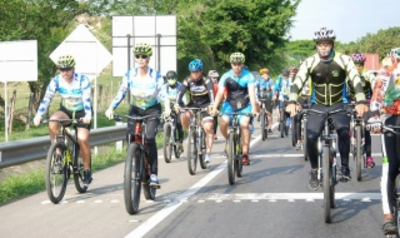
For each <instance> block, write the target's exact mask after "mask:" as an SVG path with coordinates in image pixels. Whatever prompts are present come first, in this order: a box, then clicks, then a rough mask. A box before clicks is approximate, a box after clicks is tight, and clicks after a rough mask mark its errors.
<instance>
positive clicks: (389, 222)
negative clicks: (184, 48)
mask: <svg viewBox="0 0 400 238" xmlns="http://www.w3.org/2000/svg"><path fill="white" fill-rule="evenodd" d="M335 39H336V35H335V32H334V31H333V30H332V29H327V28H325V27H322V28H321V29H320V30H318V31H317V32H315V35H314V41H315V44H316V51H317V53H316V54H315V55H313V56H311V57H309V58H307V59H305V60H304V61H303V62H302V64H301V65H300V67H299V68H297V67H291V68H290V69H285V70H283V72H282V74H281V75H280V76H279V77H278V79H277V80H276V82H274V81H273V80H272V79H271V78H270V76H269V74H270V71H269V69H267V68H262V69H260V71H259V73H260V78H259V79H255V78H254V76H253V74H252V73H251V72H250V71H249V70H248V69H247V67H246V66H245V65H244V63H245V60H246V59H245V55H244V54H243V53H240V52H235V53H232V54H231V55H230V57H229V59H230V64H231V69H230V70H229V71H228V72H226V73H224V74H223V75H222V76H221V78H220V80H218V78H219V76H220V75H219V73H218V72H217V71H216V70H210V71H209V72H208V74H207V75H204V73H203V62H202V61H201V60H200V59H195V60H192V61H191V62H190V63H189V65H188V70H189V73H190V74H189V76H187V77H186V78H185V79H184V80H183V81H182V83H180V82H178V74H177V73H176V72H175V71H168V72H167V73H166V75H165V79H166V83H165V82H164V79H163V77H162V75H161V74H160V73H159V72H158V71H157V70H155V69H153V68H151V67H149V62H150V59H151V56H152V47H151V45H149V44H147V43H138V44H136V45H135V46H134V48H133V53H134V56H135V64H136V66H137V67H135V68H134V69H132V70H129V71H128V72H127V73H126V74H125V75H124V77H123V78H122V82H121V84H120V87H119V90H118V92H117V95H116V96H115V98H114V100H113V101H112V103H111V104H110V105H109V107H108V109H107V110H106V112H105V115H106V116H107V117H108V118H109V119H110V120H111V119H114V110H115V109H116V108H117V107H118V105H119V104H120V102H121V101H122V100H123V99H124V97H125V96H126V93H127V91H128V90H129V92H130V94H129V95H130V97H131V98H130V99H129V102H130V109H129V115H131V116H146V115H154V118H152V119H150V120H148V121H147V130H146V139H147V143H148V146H149V155H148V162H149V164H150V168H151V176H150V186H151V187H153V188H160V183H159V179H158V176H157V175H158V159H157V158H158V154H157V147H156V142H155V136H156V134H157V128H158V126H159V124H160V117H159V115H163V116H164V118H168V117H170V116H172V114H174V117H175V118H176V124H177V129H178V132H179V143H180V145H179V150H180V151H181V152H183V151H184V148H183V145H182V140H183V129H184V130H186V131H187V130H188V127H189V123H190V119H191V117H193V116H194V115H193V114H192V112H191V111H190V110H186V109H185V108H186V107H196V108H203V109H206V110H205V112H204V113H203V114H202V120H201V125H202V127H203V129H204V131H205V133H206V155H205V162H206V163H210V162H211V151H212V146H213V141H214V140H215V139H217V135H216V133H217V125H218V124H219V126H220V132H221V134H222V136H223V137H224V138H225V140H226V141H227V140H228V126H229V125H230V123H231V122H232V116H230V115H227V113H232V112H241V113H247V114H249V115H250V114H252V115H258V110H259V107H260V106H263V107H264V108H265V109H266V111H267V116H268V121H269V122H270V123H269V124H268V128H267V129H268V133H270V134H272V128H271V126H272V124H273V123H272V111H273V108H274V107H275V106H276V107H277V109H278V110H277V113H278V114H277V116H278V120H279V118H281V117H283V115H280V114H279V112H280V110H279V109H285V112H284V113H287V116H288V117H289V118H290V117H291V116H292V117H293V119H294V125H293V126H294V127H295V134H296V135H295V136H296V138H295V141H296V149H300V147H301V146H300V145H301V141H300V137H299V135H300V122H301V117H300V116H299V115H297V112H298V111H299V109H300V108H301V107H310V108H313V109H317V110H323V111H326V110H335V109H339V108H344V107H346V106H348V105H349V104H350V103H351V102H354V103H355V111H356V112H357V114H358V116H360V117H364V119H365V120H366V121H367V120H368V119H369V117H370V116H371V115H376V114H377V115H379V111H383V113H385V114H387V115H389V117H388V119H386V120H385V121H384V123H385V124H386V125H394V126H400V120H398V118H399V114H400V97H398V96H396V95H399V94H398V93H397V92H398V91H399V90H400V83H399V82H400V68H397V69H396V67H397V66H398V65H400V64H399V62H400V52H399V51H397V52H394V53H393V54H392V55H391V56H390V57H389V58H388V59H386V60H385V61H384V62H385V63H384V64H383V67H382V69H381V70H380V71H379V72H378V74H377V76H376V77H375V75H374V74H372V73H369V72H368V71H367V70H365V69H364V63H365V61H366V57H365V55H364V54H362V53H354V54H352V55H351V56H347V55H344V54H341V53H338V52H336V51H335V49H334V46H335ZM57 66H58V69H59V70H60V74H58V75H57V76H55V77H54V79H52V80H51V82H50V84H49V85H48V87H47V91H46V93H45V95H44V97H43V100H42V101H41V103H40V106H39V109H38V112H37V114H36V116H35V118H34V124H35V125H39V124H40V122H41V118H42V116H43V115H44V113H45V111H46V110H47V108H48V106H49V104H50V103H51V100H52V99H53V97H54V95H55V93H56V92H59V93H60V95H61V98H62V102H61V105H60V109H59V110H57V111H56V112H55V113H53V114H52V115H51V117H50V119H68V118H75V117H76V118H77V119H80V122H79V123H78V124H77V130H78V131H77V133H78V143H79V145H80V148H81V154H82V158H83V163H84V169H85V172H84V183H85V184H86V186H88V185H89V184H90V183H91V181H92V176H91V171H90V146H89V131H90V127H91V117H92V106H91V99H90V81H89V79H88V78H87V77H86V76H84V75H81V74H78V73H76V72H75V68H74V66H75V60H74V58H73V57H72V56H71V55H63V56H61V57H60V58H59V60H58V63H57ZM389 91H390V93H391V96H392V97H387V96H386V95H387V92H389ZM187 92H188V94H187V95H188V98H186V93H187ZM396 93H397V94H396ZM393 95H395V96H393ZM387 98H389V99H390V100H387ZM370 103H371V110H370V108H369V104H370ZM161 104H164V109H163V107H162V105H161ZM374 110H375V111H374ZM371 111H374V112H373V113H370V112H371ZM224 113H225V114H224ZM219 115H220V116H219ZM375 118H376V116H375ZM332 120H333V122H334V124H335V129H336V133H337V135H338V138H339V140H338V144H339V153H340V157H341V167H340V172H341V180H340V181H344V182H346V181H348V180H350V179H351V175H350V169H349V152H350V151H349V150H350V137H349V132H350V117H349V116H348V115H345V114H337V115H333V116H332ZM251 123H252V118H251V117H250V116H244V115H243V116H240V117H239V124H240V128H241V131H242V139H241V142H242V151H243V155H242V162H243V164H244V165H249V164H250V158H249V143H250V136H249V135H250V129H251V127H250V125H251ZM323 124H324V121H323V118H322V116H320V115H316V114H315V115H313V116H312V117H309V118H308V121H307V125H306V130H307V137H306V138H304V139H305V140H307V143H306V144H307V147H306V148H304V149H305V150H307V153H308V157H309V160H310V164H311V171H310V179H309V186H310V188H311V189H318V188H319V186H320V184H319V182H318V178H317V176H318V175H317V167H318V150H317V142H318V138H319V136H320V134H321V131H322V128H323V127H322V125H323ZM133 125H134V123H133V122H132V121H128V123H127V138H130V136H129V135H130V133H132V131H134V130H133V129H134V128H132V127H133ZM278 129H281V130H282V129H283V128H278ZM58 130H59V127H58V124H57V123H53V122H51V123H49V131H50V138H51V142H52V143H53V142H54V140H55V138H54V137H55V135H57V134H58ZM375 132H379V130H376V131H375ZM365 139H366V140H365V143H366V154H367V159H366V164H365V166H366V167H367V168H373V167H374V166H375V163H374V160H373V158H372V157H371V136H370V133H369V131H365ZM383 142H384V143H383V145H382V150H383V151H384V157H383V166H382V168H383V170H382V181H381V187H382V195H383V199H382V201H383V210H384V225H383V230H384V232H385V234H394V233H396V232H397V228H396V225H395V222H394V219H393V215H392V214H393V212H394V211H393V199H392V198H393V196H394V194H393V191H394V189H393V188H394V186H395V178H396V176H397V175H398V171H399V159H400V158H399V154H400V151H398V149H397V146H396V145H398V143H399V142H400V136H398V135H395V136H393V135H387V134H385V135H384V141H383ZM227 149H228V143H226V145H225V152H226V151H227Z"/></svg>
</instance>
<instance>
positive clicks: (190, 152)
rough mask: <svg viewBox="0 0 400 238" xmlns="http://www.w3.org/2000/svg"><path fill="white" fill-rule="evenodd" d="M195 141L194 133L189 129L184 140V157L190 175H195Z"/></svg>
mask: <svg viewBox="0 0 400 238" xmlns="http://www.w3.org/2000/svg"><path fill="white" fill-rule="evenodd" d="M196 147H197V141H196V131H193V130H190V129H189V136H188V138H187V140H186V148H187V152H186V156H187V161H188V169H189V173H190V174H191V175H194V174H195V173H196V166H197V149H196Z"/></svg>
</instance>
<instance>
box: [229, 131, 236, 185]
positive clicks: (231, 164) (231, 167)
mask: <svg viewBox="0 0 400 238" xmlns="http://www.w3.org/2000/svg"><path fill="white" fill-rule="evenodd" d="M234 136H235V134H234V133H233V132H230V133H229V136H228V140H229V142H228V143H229V144H228V169H227V171H228V181H229V184H230V185H233V184H235V158H236V155H235V143H234V139H235V137H234Z"/></svg>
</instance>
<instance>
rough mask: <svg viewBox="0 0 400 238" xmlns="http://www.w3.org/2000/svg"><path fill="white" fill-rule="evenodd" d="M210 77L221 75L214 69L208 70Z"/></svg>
mask: <svg viewBox="0 0 400 238" xmlns="http://www.w3.org/2000/svg"><path fill="white" fill-rule="evenodd" d="M208 77H210V78H218V77H219V74H218V71H217V70H214V69H213V70H210V71H208Z"/></svg>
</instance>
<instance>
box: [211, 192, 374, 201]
mask: <svg viewBox="0 0 400 238" xmlns="http://www.w3.org/2000/svg"><path fill="white" fill-rule="evenodd" d="M323 197H324V195H323V193H232V194H223V193H222V194H217V193H213V194H210V195H209V196H208V197H207V198H206V200H208V201H214V200H232V201H235V200H251V201H254V200H257V201H258V200H268V201H269V202H273V201H276V200H287V201H292V200H305V201H308V200H310V201H311V200H320V199H323ZM381 198H382V197H381V194H380V193H335V199H342V200H344V201H348V200H350V201H351V200H361V201H363V202H371V200H381Z"/></svg>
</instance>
